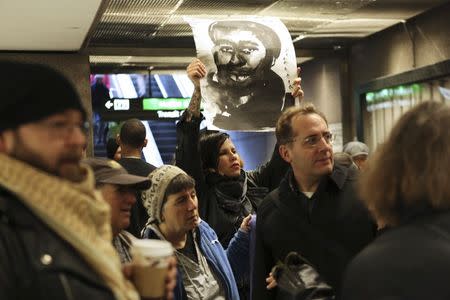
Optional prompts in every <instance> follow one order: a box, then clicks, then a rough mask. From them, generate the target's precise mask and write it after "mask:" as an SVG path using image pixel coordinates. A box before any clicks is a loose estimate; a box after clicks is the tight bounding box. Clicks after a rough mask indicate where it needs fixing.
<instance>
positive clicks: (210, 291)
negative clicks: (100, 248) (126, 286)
mask: <svg viewBox="0 0 450 300" xmlns="http://www.w3.org/2000/svg"><path fill="white" fill-rule="evenodd" d="M149 177H150V180H151V182H152V186H151V187H150V189H148V190H147V191H146V192H144V193H143V196H142V199H143V203H144V206H145V207H146V208H147V210H148V214H149V216H150V217H149V220H148V222H147V225H146V226H145V228H144V230H143V232H142V237H143V238H152V239H162V240H167V241H169V242H170V243H171V244H172V245H173V247H174V248H175V254H176V257H177V260H178V269H179V274H181V278H179V279H180V280H179V281H178V283H177V287H176V288H175V291H174V294H175V299H177V300H178V299H203V300H209V299H211V300H212V299H218V300H222V299H223V300H225V299H226V300H239V293H238V288H237V284H236V279H237V280H239V278H240V277H242V276H248V267H249V264H248V261H249V256H248V254H249V237H248V231H249V221H250V216H248V217H247V218H245V219H244V221H243V222H242V224H241V227H240V229H239V230H238V231H237V232H236V234H235V236H234V237H233V239H232V240H231V242H230V245H229V247H228V249H227V250H226V251H225V250H224V249H223V247H222V245H221V244H220V242H219V240H218V238H217V235H216V233H215V232H214V230H213V229H212V228H211V227H210V226H209V225H208V223H206V222H205V221H203V220H201V219H200V217H199V212H198V200H197V195H196V192H195V181H194V179H193V178H192V177H190V176H189V175H187V174H186V173H185V172H184V171H183V170H181V169H180V168H178V167H176V166H171V165H165V166H162V167H160V168H158V169H156V170H155V171H153V172H152V173H151V174H150V175H149Z"/></svg>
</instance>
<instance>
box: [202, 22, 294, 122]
mask: <svg viewBox="0 0 450 300" xmlns="http://www.w3.org/2000/svg"><path fill="white" fill-rule="evenodd" d="M209 36H210V38H211V40H212V42H213V43H214V46H213V48H212V54H213V57H214V63H215V64H216V66H217V72H216V71H214V72H210V73H209V74H208V75H207V80H208V84H209V86H208V89H207V90H206V93H205V96H206V97H207V99H208V100H210V101H212V103H209V105H211V104H212V105H213V107H212V108H213V109H214V110H215V111H216V116H215V118H214V125H216V126H218V127H220V128H223V129H261V128H264V127H273V126H274V124H275V123H276V120H277V118H278V116H279V115H280V113H281V110H282V109H283V108H285V107H288V106H291V105H293V104H294V99H293V97H292V96H291V94H290V93H286V90H285V86H284V82H283V80H282V78H281V77H280V76H279V75H278V74H277V73H275V72H274V71H272V69H271V68H272V67H273V65H274V64H275V61H276V60H277V59H278V58H279V56H280V51H281V41H280V38H279V37H278V35H277V33H276V32H275V31H274V30H273V29H272V28H270V27H268V26H266V25H264V24H261V23H257V22H252V21H235V20H231V21H228V20H224V21H217V22H214V23H212V24H211V25H210V26H209Z"/></svg>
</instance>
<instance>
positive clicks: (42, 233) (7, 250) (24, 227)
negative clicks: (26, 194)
mask: <svg viewBox="0 0 450 300" xmlns="http://www.w3.org/2000/svg"><path fill="white" fill-rule="evenodd" d="M0 299H17V300H20V299H24V300H26V299H33V300H40V299H42V300H65V299H67V300H75V299H96V300H113V299H115V298H114V296H113V294H112V292H111V291H110V289H109V288H108V287H107V286H106V284H105V283H104V282H103V280H102V279H101V278H100V277H99V276H98V275H97V274H96V273H95V272H94V271H93V270H92V269H91V268H90V266H89V265H88V264H87V263H86V262H85V261H84V260H83V258H82V257H81V256H80V255H79V254H78V253H77V252H76V250H75V249H73V248H72V246H70V245H69V244H68V243H67V242H66V241H64V240H62V239H61V238H60V237H59V236H58V235H57V234H56V233H55V232H53V231H52V230H51V229H49V228H48V227H47V226H46V225H45V224H44V223H43V222H42V221H41V220H40V219H39V218H38V217H37V216H36V215H34V214H33V213H32V212H31V211H30V210H29V209H28V208H27V207H25V206H24V205H23V204H22V202H20V201H19V200H18V199H17V198H16V196H14V195H12V194H10V193H9V192H7V191H6V190H4V189H0Z"/></svg>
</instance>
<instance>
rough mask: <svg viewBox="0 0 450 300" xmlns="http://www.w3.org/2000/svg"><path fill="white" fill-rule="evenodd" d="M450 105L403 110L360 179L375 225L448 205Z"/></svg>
mask: <svg viewBox="0 0 450 300" xmlns="http://www.w3.org/2000/svg"><path fill="white" fill-rule="evenodd" d="M449 151H450V108H449V107H448V106H446V105H445V104H444V103H438V102H431V101H427V102H424V103H422V104H420V105H417V106H416V107H414V108H412V109H411V110H410V111H408V112H407V113H406V114H404V115H403V116H402V117H401V118H400V120H399V121H398V122H397V124H396V125H395V126H394V128H393V129H392V132H391V134H390V136H389V138H388V140H387V141H386V143H385V144H383V145H382V146H381V147H380V149H379V151H377V153H375V155H374V157H373V158H372V160H371V161H370V162H369V165H368V168H367V170H366V171H365V172H363V173H362V176H361V178H360V179H361V180H360V186H359V191H360V196H361V198H362V199H363V201H364V202H365V203H366V205H367V207H368V208H369V210H370V211H371V212H372V214H373V215H374V216H375V218H376V219H377V222H378V223H379V224H385V225H398V224H399V223H401V222H402V220H403V219H405V218H407V217H409V216H413V215H417V214H420V213H423V212H425V211H427V210H429V209H433V210H446V209H448V208H450V184H449V181H448V178H449V177H448V175H449V170H450V152H449Z"/></svg>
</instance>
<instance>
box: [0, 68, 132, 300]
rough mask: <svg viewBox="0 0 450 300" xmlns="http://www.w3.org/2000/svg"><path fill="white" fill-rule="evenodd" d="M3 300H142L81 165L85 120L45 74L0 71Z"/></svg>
mask: <svg viewBox="0 0 450 300" xmlns="http://www.w3.org/2000/svg"><path fill="white" fill-rule="evenodd" d="M0 68H1V70H2V73H1V75H0V87H1V91H2V95H3V96H2V100H1V102H0V165H1V168H0V299H36V300H39V299H46V300H53V299H55V300H56V299H58V300H60V299H97V300H106V299H108V300H109V299H111V300H112V299H138V297H139V296H138V295H137V293H136V291H135V290H134V288H133V287H132V286H131V283H130V282H129V281H127V280H126V279H125V277H124V275H123V273H122V270H121V265H120V260H119V257H118V255H117V254H116V252H115V250H114V248H113V246H112V244H111V240H112V233H111V225H110V219H109V216H110V215H109V207H108V204H107V203H106V202H104V201H103V200H102V199H101V197H100V194H99V193H98V192H96V191H95V181H94V175H93V172H92V170H91V169H89V168H87V167H82V166H80V164H79V161H80V159H81V157H82V152H83V148H84V146H85V144H86V129H87V128H88V126H87V125H88V123H86V113H85V110H84V109H83V107H82V105H81V102H80V97H79V95H78V94H77V91H76V90H75V89H74V87H73V86H72V85H71V84H70V83H69V81H68V80H67V79H66V78H64V77H63V76H62V75H61V74H59V73H58V72H56V71H55V70H52V69H50V68H48V67H44V66H42V65H31V64H23V63H12V62H0Z"/></svg>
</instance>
